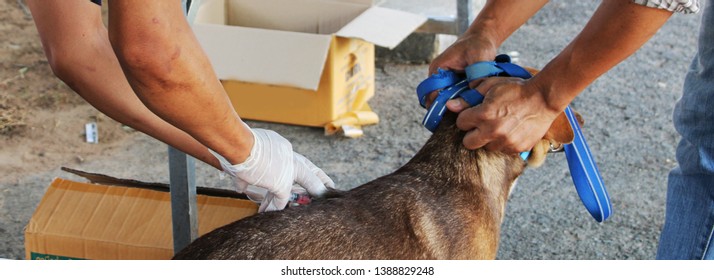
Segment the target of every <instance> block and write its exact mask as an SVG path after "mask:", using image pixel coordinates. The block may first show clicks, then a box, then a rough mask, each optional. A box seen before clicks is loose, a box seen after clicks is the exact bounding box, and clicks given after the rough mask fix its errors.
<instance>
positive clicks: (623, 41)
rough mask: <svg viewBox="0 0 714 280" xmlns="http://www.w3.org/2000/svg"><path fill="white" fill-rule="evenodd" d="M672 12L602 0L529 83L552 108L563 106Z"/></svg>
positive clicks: (625, 56) (650, 35)
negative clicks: (571, 38) (565, 45)
mask: <svg viewBox="0 0 714 280" xmlns="http://www.w3.org/2000/svg"><path fill="white" fill-rule="evenodd" d="M671 15H672V13H671V12H668V11H665V10H660V9H654V8H647V7H644V6H641V5H637V4H633V3H631V2H630V1H626V0H605V1H603V2H602V3H601V4H600V7H599V8H598V9H597V10H596V11H595V14H594V15H593V16H592V18H591V19H590V21H589V22H588V23H587V25H586V26H585V28H584V29H583V30H582V31H581V32H580V34H579V35H578V36H577V37H576V38H575V39H574V40H573V41H572V42H571V43H570V44H569V45H568V46H567V47H566V48H565V49H564V50H563V51H562V52H561V53H560V54H558V56H556V57H555V58H554V59H553V60H551V62H550V63H548V64H547V65H546V66H545V67H544V68H543V69H542V70H541V71H540V73H538V74H537V75H536V76H535V77H533V78H532V79H531V80H530V81H529V84H530V85H531V86H533V87H535V88H537V90H538V91H539V92H541V93H542V94H543V96H544V98H545V101H546V103H547V104H548V107H549V108H550V109H551V110H553V111H562V110H564V109H565V107H566V106H567V105H568V104H569V103H570V102H571V101H572V100H573V99H574V98H575V97H576V96H577V95H578V94H580V92H582V91H583V90H584V89H585V88H586V87H587V86H588V85H590V84H591V83H592V82H593V81H594V80H595V79H597V78H598V77H599V76H601V75H602V74H604V73H605V72H607V71H608V70H610V69H611V68H612V67H614V66H615V65H617V64H618V63H620V62H621V61H623V60H624V59H626V58H627V57H629V56H630V55H632V54H633V53H634V52H635V51H637V50H638V49H639V48H640V47H641V46H642V45H643V44H644V43H646V42H647V41H648V40H649V39H650V38H651V37H652V36H653V35H654V34H655V33H656V32H657V30H659V29H660V27H661V26H662V25H663V24H664V23H665V22H666V21H667V19H669V17H670V16H671Z"/></svg>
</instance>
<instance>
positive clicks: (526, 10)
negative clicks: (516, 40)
mask: <svg viewBox="0 0 714 280" xmlns="http://www.w3.org/2000/svg"><path fill="white" fill-rule="evenodd" d="M546 3H548V1H547V0H532V1H530V0H529V1H522V0H489V1H487V2H486V4H485V5H484V7H483V8H482V9H481V11H480V12H479V14H478V15H477V16H476V18H475V19H474V21H473V23H471V25H470V26H469V28H468V29H467V30H466V31H465V32H464V34H462V35H461V36H459V38H458V39H457V40H456V42H454V44H453V45H451V46H449V48H447V49H446V50H445V51H444V52H443V53H441V54H440V55H439V56H437V57H436V58H435V59H434V60H433V61H432V62H431V64H430V65H429V74H434V73H436V72H437V69H438V68H441V69H444V70H452V71H457V72H461V71H463V70H464V68H466V66H468V65H471V64H473V63H475V62H478V61H489V60H493V58H494V57H496V52H497V51H498V48H499V47H500V46H501V44H502V43H503V41H505V40H506V39H507V38H508V37H509V36H511V34H513V32H515V31H516V30H517V29H518V28H519V27H520V26H521V25H523V24H524V23H525V22H526V21H527V20H528V19H529V18H530V17H532V16H533V15H534V14H535V13H536V12H537V11H538V10H540V9H541V8H542V7H543V6H544V5H545V4H546Z"/></svg>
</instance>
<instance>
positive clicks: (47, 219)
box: [25, 169, 258, 260]
mask: <svg viewBox="0 0 714 280" xmlns="http://www.w3.org/2000/svg"><path fill="white" fill-rule="evenodd" d="M65 170H67V171H70V172H72V173H75V174H78V175H81V176H84V177H86V178H88V179H90V180H91V181H92V182H98V183H100V184H90V183H80V182H75V181H71V180H67V179H61V178H56V179H55V180H54V181H52V183H51V184H50V186H49V188H48V189H47V191H46V193H45V195H44V197H43V198H42V200H41V201H40V204H39V205H38V206H37V209H36V210H35V213H34V214H33V215H32V218H31V219H30V221H29V223H28V225H27V227H26V228H25V254H26V256H25V258H26V259H28V260H59V259H94V260H147V259H170V258H171V257H173V255H174V252H173V236H172V226H171V201H170V200H171V199H170V194H169V192H168V186H167V185H165V184H156V183H143V182H138V181H132V180H123V179H116V178H112V177H108V176H105V175H101V174H90V173H85V172H81V171H77V170H69V169H65ZM197 192H198V194H197V198H196V200H197V207H198V233H199V235H203V234H205V233H208V232H210V231H212V230H213V229H216V228H218V227H220V226H223V225H226V224H228V223H231V222H233V221H236V220H239V219H242V218H244V217H247V216H251V215H253V214H255V213H257V210H258V206H257V205H256V204H255V203H253V202H251V201H249V200H245V199H241V197H242V196H241V195H239V194H237V193H235V192H230V191H226V190H220V189H207V188H198V190H197Z"/></svg>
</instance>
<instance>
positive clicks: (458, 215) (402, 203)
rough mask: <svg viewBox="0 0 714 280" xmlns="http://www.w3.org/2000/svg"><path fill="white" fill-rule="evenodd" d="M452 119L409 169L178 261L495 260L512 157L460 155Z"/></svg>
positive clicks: (195, 249)
mask: <svg viewBox="0 0 714 280" xmlns="http://www.w3.org/2000/svg"><path fill="white" fill-rule="evenodd" d="M454 120H455V115H453V114H447V116H446V117H445V118H444V121H443V123H442V125H441V126H440V128H439V129H438V130H437V132H436V133H434V135H432V137H431V138H430V139H429V141H427V143H426V144H425V145H424V147H423V148H422V149H421V150H420V151H419V152H418V153H417V154H416V155H415V156H414V158H412V160H411V161H409V162H408V163H407V164H406V165H405V166H403V167H402V168H400V169H399V170H397V171H396V172H394V173H392V174H389V175H386V176H383V177H381V178H378V179H376V180H374V181H371V182H369V183H367V184H364V185H362V186H360V187H357V188H355V189H352V190H350V191H347V192H341V193H338V194H334V195H331V196H330V197H327V198H323V199H318V200H315V201H313V202H312V203H311V204H310V205H308V206H303V207H294V208H289V209H286V210H284V211H280V212H268V213H261V214H258V215H255V216H252V217H249V218H246V219H243V220H239V221H236V222H234V223H231V224H229V225H226V226H224V227H222V228H219V229H216V230H215V231H213V232H210V233H208V234H206V235H204V236H202V237H200V238H199V239H197V240H196V241H194V242H193V243H192V244H190V245H189V246H188V247H187V248H185V249H184V250H182V251H181V252H179V253H178V254H177V255H176V256H175V257H174V258H175V259H484V258H486V259H492V258H495V254H496V250H497V246H498V235H499V228H500V225H501V220H502V215H503V210H504V209H503V208H504V207H505V202H506V199H507V197H508V192H509V191H510V186H511V184H512V183H513V182H514V180H515V179H516V178H517V177H518V175H520V174H521V173H522V171H523V169H524V167H525V163H524V162H523V160H521V159H520V158H519V157H518V156H516V155H505V154H502V153H500V152H487V151H485V150H476V151H469V150H466V149H465V148H463V145H462V144H461V139H463V132H460V131H459V130H458V129H457V128H456V127H455V125H454V122H455V121H454Z"/></svg>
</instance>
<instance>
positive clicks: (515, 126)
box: [447, 0, 672, 153]
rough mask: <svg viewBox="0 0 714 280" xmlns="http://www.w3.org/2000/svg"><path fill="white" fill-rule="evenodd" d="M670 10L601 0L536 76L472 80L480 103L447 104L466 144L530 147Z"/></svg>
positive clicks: (512, 148)
mask: <svg viewBox="0 0 714 280" xmlns="http://www.w3.org/2000/svg"><path fill="white" fill-rule="evenodd" d="M671 14H672V12H669V11H666V10H660V9H653V8H647V7H645V6H641V5H637V4H633V3H631V2H630V1H623V0H605V1H602V2H601V4H600V6H599V7H598V9H597V10H596V11H595V13H594V14H593V16H592V17H591V19H590V21H589V22H588V23H587V25H586V26H585V27H584V29H583V30H582V31H581V32H580V34H579V35H578V36H577V37H576V38H575V39H573V40H572V41H571V43H570V44H569V45H568V46H567V47H566V48H565V49H564V50H563V51H562V52H561V53H560V54H558V55H557V56H556V57H555V58H554V59H553V60H551V62H550V63H548V64H547V65H546V66H545V67H544V68H543V69H542V70H541V71H540V72H539V73H538V74H536V75H535V76H534V77H533V78H532V79H530V80H519V79H512V78H490V79H483V80H479V81H476V82H475V83H472V86H475V88H476V89H477V90H478V91H479V92H481V93H483V94H484V95H485V99H484V102H483V103H482V104H481V105H479V106H475V107H472V108H467V107H466V106H464V104H463V103H462V102H461V101H460V100H453V101H451V102H449V104H447V106H448V108H449V109H450V110H452V111H455V112H460V114H459V117H458V119H457V126H458V127H459V128H460V129H462V130H465V131H468V132H467V134H466V136H465V137H464V145H465V146H466V147H467V148H469V149H476V148H480V147H485V148H487V149H489V150H501V151H504V152H508V153H516V152H521V151H525V150H528V149H530V148H531V147H532V146H533V145H534V144H535V143H536V141H537V140H538V139H540V137H541V136H542V135H543V134H544V133H545V132H546V130H547V129H548V127H549V126H550V124H551V123H552V121H553V120H554V119H555V117H556V116H557V114H558V113H559V112H561V111H562V110H563V109H564V108H565V107H566V106H567V105H568V104H569V103H570V102H571V101H572V100H573V99H574V98H575V97H576V96H577V95H578V94H579V93H580V92H581V91H582V90H583V89H585V88H586V87H587V86H588V85H589V84H590V83H592V82H593V81H594V80H595V79H596V78H597V77H599V76H600V75H602V74H603V73H605V72H607V71H608V70H609V69H611V68H612V67H614V66H615V65H617V64H618V63H619V62H621V61H622V60H624V59H625V58H627V57H628V56H630V55H631V54H632V53H634V52H635V51H636V50H637V49H639V48H640V47H641V46H642V45H643V44H644V43H645V42H647V41H648V40H649V38H651V37H652V36H653V35H654V34H655V33H656V32H657V30H659V28H660V27H661V26H662V25H663V24H664V23H665V22H666V21H667V19H669V17H670V16H671Z"/></svg>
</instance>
